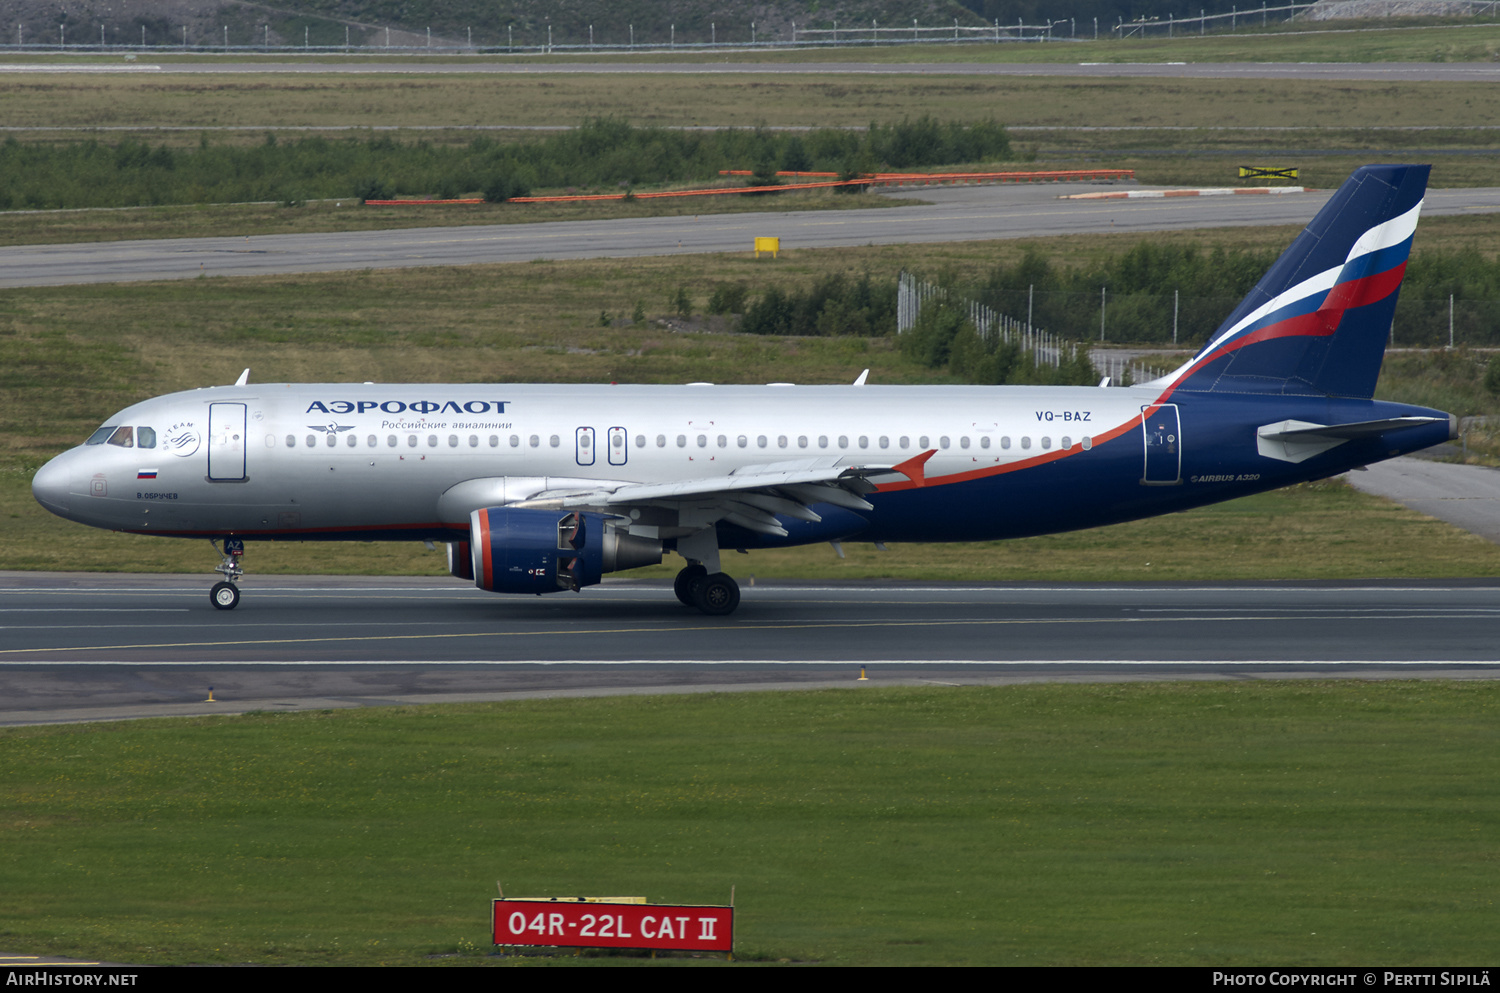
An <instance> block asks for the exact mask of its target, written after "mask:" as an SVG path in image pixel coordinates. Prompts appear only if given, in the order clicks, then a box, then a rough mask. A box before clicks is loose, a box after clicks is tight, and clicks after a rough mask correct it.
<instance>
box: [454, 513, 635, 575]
mask: <svg viewBox="0 0 1500 993" xmlns="http://www.w3.org/2000/svg"><path fill="white" fill-rule="evenodd" d="M468 545H469V549H470V562H471V566H472V569H473V573H472V574H473V579H474V585H475V586H477V587H479V588H480V589H482V590H489V591H491V592H493V593H556V592H558V591H559V590H573V591H575V592H576V591H578V590H581V589H583V587H585V586H593V585H594V584H595V583H597V582H599V580H600V579H601V578H602V577H603V575H604V573H606V572H617V571H619V570H621V569H635V568H637V567H639V566H643V565H655V564H657V563H658V562H660V561H661V556H662V547H661V542H660V541H656V540H651V539H646V538H639V537H636V536H635V535H632V534H629V533H628V532H626V531H624V530H623V529H620V528H617V527H616V526H615V525H614V523H613V521H612V520H611V519H610V518H608V517H605V516H604V515H603V514H590V513H583V512H572V513H559V512H558V511H555V510H517V509H513V508H510V507H489V508H486V509H483V510H476V511H474V512H473V513H472V514H470V515H469V542H468ZM450 571H454V574H455V575H457V574H458V573H457V571H456V570H450Z"/></svg>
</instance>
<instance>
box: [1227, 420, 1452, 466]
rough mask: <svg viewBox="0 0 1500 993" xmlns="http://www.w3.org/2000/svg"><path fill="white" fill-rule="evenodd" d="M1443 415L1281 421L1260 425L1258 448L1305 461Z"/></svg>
mask: <svg viewBox="0 0 1500 993" xmlns="http://www.w3.org/2000/svg"><path fill="white" fill-rule="evenodd" d="M1445 420H1447V418H1443V417H1386V418H1382V419H1380V420H1376V421H1354V422H1351V423H1349V424H1313V423H1311V422H1309V421H1278V422H1277V423H1275V424H1266V425H1263V426H1262V427H1260V428H1257V429H1256V432H1255V445H1256V450H1257V451H1259V452H1260V454H1261V455H1264V456H1265V457H1266V458H1268V459H1278V460H1280V461H1282V462H1303V461H1306V460H1307V459H1310V458H1312V457H1313V456H1314V455H1321V454H1322V453H1324V452H1326V451H1328V450H1329V449H1330V448H1334V447H1337V446H1338V445H1342V444H1343V443H1344V442H1346V441H1353V440H1354V439H1356V438H1373V437H1375V436H1376V435H1380V434H1385V433H1386V432H1387V431H1398V430H1400V429H1401V428H1414V427H1421V426H1423V425H1427V424H1437V423H1439V422H1442V421H1445Z"/></svg>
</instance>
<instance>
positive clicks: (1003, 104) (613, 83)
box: [6, 32, 1500, 168]
mask: <svg viewBox="0 0 1500 993" xmlns="http://www.w3.org/2000/svg"><path fill="white" fill-rule="evenodd" d="M1496 35H1497V40H1500V32H1496ZM1489 94H1490V87H1489V85H1488V84H1485V83H1449V82H1430V83H1406V82H1399V83H1391V82H1375V81H1357V80H1318V79H1311V80H1299V81H1297V84H1296V85H1295V86H1294V87H1288V86H1287V85H1286V83H1285V82H1284V81H1281V80H1255V79H1250V80H1235V79H1231V80H1220V79H1131V78H1123V77H1106V78H1077V77H1037V76H994V77H992V76H972V75H943V74H932V75H918V76H904V75H902V76H864V75H850V76H841V75H821V74H818V75H801V74H797V73H790V74H785V75H781V74H777V75H768V76H758V75H713V76H707V77H700V76H696V75H690V74H678V73H673V74H661V75H657V74H651V73H643V74H638V75H637V74H630V75H595V74H588V73H582V74H571V73H559V74H555V75H549V74H546V73H527V74H525V75H483V74H479V75H473V76H468V75H454V74H450V73H443V74H432V75H424V74H420V73H411V74H397V75H384V74H381V75H370V76H360V75H344V74H330V75H318V74H310V75H301V74H294V75H276V76H253V75H251V76H244V77H239V76H222V75H208V74H205V75H192V74H182V75H175V74H174V75H172V76H169V77H156V76H118V77H117V76H108V77H101V76H97V75H84V74H80V75H76V76H75V75H65V74H64V75H48V76H47V77H46V78H45V79H40V78H32V77H28V76H21V77H17V78H16V79H13V80H10V81H8V82H7V86H6V109H7V123H8V125H9V126H11V127H14V128H26V127H63V126H66V127H72V128H94V127H101V126H110V127H112V128H119V127H132V128H140V129H151V128H158V127H162V126H165V125H172V126H173V127H174V128H177V129H181V128H200V127H201V128H207V129H215V128H219V127H235V128H253V129H257V131H254V132H250V133H248V134H245V135H244V136H243V139H244V140H246V141H256V142H258V141H260V140H261V139H262V138H263V132H260V131H259V130H258V129H262V128H264V129H267V130H273V131H274V130H275V129H276V128H277V127H290V126H293V125H297V126H303V127H313V128H329V129H335V128H356V129H357V128H369V127H382V128H387V127H413V128H422V129H430V128H454V129H459V128H462V127H464V126H466V125H472V124H473V123H474V122H475V121H483V122H485V123H486V124H505V125H528V126H535V125H558V124H569V125H571V124H579V123H582V122H583V121H585V120H587V119H589V118H593V117H611V116H612V117H618V118H620V119H623V120H626V121H629V122H630V123H632V124H636V125H667V126H681V125H715V126H731V125H732V126H737V127H754V126H756V125H757V124H761V123H769V124H774V125H776V126H777V127H790V126H805V127H840V126H848V127H863V126H866V125H868V124H869V123H870V122H871V121H880V122H884V123H890V122H898V121H901V120H902V119H904V118H916V117H920V116H922V115H923V114H929V115H931V116H933V117H935V118H937V119H938V120H941V121H949V120H953V121H961V122H975V121H987V120H990V119H992V118H993V119H996V120H998V121H999V123H1001V124H1005V125H1022V124H1032V125H1041V124H1045V125H1058V126H1072V127H1083V126H1092V125H1099V124H1112V125H1134V126H1173V127H1222V126H1228V127H1276V126H1291V125H1298V126H1323V127H1335V128H1339V129H1345V130H1347V129H1350V128H1360V127H1374V126H1413V125H1439V126H1449V127H1454V128H1464V127H1475V126H1478V125H1490V124H1497V123H1500V107H1497V106H1496V105H1495V102H1494V101H1493V100H1491V99H1489ZM356 133H360V134H361V136H363V135H362V133H361V132H356ZM56 137H63V138H68V139H71V138H73V137H74V135H71V134H67V133H63V134H60V135H57V136H56ZM101 137H107V135H105V136H101ZM452 137H453V138H455V139H458V140H464V141H467V140H470V139H471V138H472V137H473V132H472V131H468V132H464V133H462V134H455V135H453V136H452ZM54 140H55V139H54ZM110 140H114V139H110ZM179 140H180V141H183V142H197V141H198V140H199V133H198V132H195V131H188V132H186V133H183V134H182V135H181V137H180V139H179ZM753 165H754V163H747V165H746V168H749V167H751V166H753Z"/></svg>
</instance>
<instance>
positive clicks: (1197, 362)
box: [1148, 165, 1430, 399]
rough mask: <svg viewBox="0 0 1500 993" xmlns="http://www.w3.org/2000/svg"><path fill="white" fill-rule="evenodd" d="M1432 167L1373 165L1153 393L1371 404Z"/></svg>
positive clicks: (1355, 178) (1326, 207)
mask: <svg viewBox="0 0 1500 993" xmlns="http://www.w3.org/2000/svg"><path fill="white" fill-rule="evenodd" d="M1429 170H1430V167H1429V166H1411V165H1382V166H1365V167H1364V168H1363V169H1360V170H1358V171H1357V172H1355V173H1354V175H1352V176H1350V177H1349V179H1348V181H1347V182H1345V183H1344V185H1343V186H1342V187H1340V188H1339V190H1338V192H1337V193H1335V194H1334V195H1333V197H1332V198H1331V199H1330V200H1329V201H1328V203H1327V204H1325V205H1324V207H1323V209H1322V210H1320V211H1319V212H1318V215H1317V216H1316V217H1314V218H1313V220H1312V222H1311V223H1310V224H1308V226H1307V228H1306V229H1305V230H1304V231H1303V232H1302V234H1300V235H1299V236H1298V237H1297V240H1296V241H1294V242H1293V243H1292V245H1291V247H1290V248H1288V249H1287V250H1286V252H1285V253H1283V254H1282V256H1281V258H1279V259H1277V260H1276V264H1275V265H1273V266H1272V267H1271V269H1270V271H1268V272H1267V273H1266V275H1265V277H1264V278H1262V279H1261V281H1260V282H1259V283H1258V284H1257V285H1256V287H1255V289H1253V290H1252V291H1251V292H1250V294H1249V295H1248V296H1247V297H1246V298H1245V299H1244V300H1243V301H1241V303H1240V305H1239V306H1238V307H1236V308H1235V310H1234V313H1232V314H1230V316H1229V318H1228V319H1227V320H1226V321H1225V322H1224V323H1223V324H1222V325H1221V326H1220V327H1219V330H1218V331H1216V332H1215V333H1214V335H1213V336H1212V338H1210V339H1209V343H1208V345H1206V346H1205V347H1204V348H1203V350H1202V351H1200V352H1199V353H1198V354H1197V355H1195V356H1193V358H1192V359H1191V360H1190V361H1188V362H1187V363H1186V364H1184V365H1183V366H1182V367H1181V368H1180V369H1178V370H1177V371H1175V372H1173V373H1171V374H1170V375H1168V376H1164V377H1162V378H1161V379H1159V380H1156V381H1155V382H1154V383H1151V384H1148V385H1152V386H1156V387H1160V388H1161V389H1162V391H1163V392H1162V398H1163V399H1165V398H1166V397H1167V396H1169V395H1170V394H1171V393H1173V392H1175V391H1176V390H1191V391H1197V392H1232V393H1278V394H1309V395H1325V396H1351V397H1363V398H1369V397H1371V396H1373V395H1374V390H1375V380H1376V378H1377V377H1378V376H1379V374H1380V359H1381V357H1382V355H1383V353H1384V348H1385V342H1386V339H1387V336H1388V335H1389V334H1390V326H1391V316H1392V314H1393V312H1394V310H1395V306H1396V299H1397V295H1398V293H1399V291H1400V288H1401V280H1402V278H1403V277H1404V276H1405V274H1406V263H1407V259H1408V258H1409V256H1410V254H1411V245H1412V239H1413V234H1414V232H1415V231H1416V227H1417V218H1418V217H1419V215H1420V213H1421V209H1422V197H1423V195H1424V193H1425V192H1426V189H1427V176H1428V172H1429Z"/></svg>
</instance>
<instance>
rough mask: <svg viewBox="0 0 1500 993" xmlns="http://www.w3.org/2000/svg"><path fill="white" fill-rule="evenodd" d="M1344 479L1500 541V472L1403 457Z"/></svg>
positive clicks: (1355, 485) (1482, 536) (1380, 463)
mask: <svg viewBox="0 0 1500 993" xmlns="http://www.w3.org/2000/svg"><path fill="white" fill-rule="evenodd" d="M1344 478H1345V479H1347V480H1348V481H1349V485H1350V486H1353V487H1354V488H1355V489H1356V490H1359V491H1360V492H1361V493H1373V494H1375V495H1376V496H1382V497H1385V498H1386V499H1387V500H1394V501H1396V502H1397V503H1399V504H1401V505H1402V506H1404V507H1410V508H1411V509H1412V510H1415V511H1417V512H1418V513H1421V514H1426V515H1427V516H1429V517H1435V518H1437V519H1438V520H1440V521H1447V522H1448V523H1449V524H1452V525H1454V526H1456V527H1461V528H1463V529H1464V530H1465V531H1469V532H1471V533H1473V534H1477V535H1479V536H1480V537H1481V538H1485V539H1487V540H1489V541H1493V542H1497V543H1500V471H1496V470H1494V469H1487V468H1485V467H1483V466H1474V465H1455V464H1452V463H1448V462H1430V461H1427V460H1426V459H1417V458H1410V457H1403V458H1398V459H1391V460H1390V461H1388V462H1377V463H1376V464H1375V465H1372V466H1370V467H1369V469H1368V470H1367V471H1365V472H1351V473H1349V474H1348V475H1346V476H1345V477H1344Z"/></svg>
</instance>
